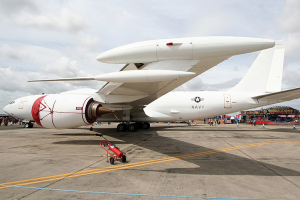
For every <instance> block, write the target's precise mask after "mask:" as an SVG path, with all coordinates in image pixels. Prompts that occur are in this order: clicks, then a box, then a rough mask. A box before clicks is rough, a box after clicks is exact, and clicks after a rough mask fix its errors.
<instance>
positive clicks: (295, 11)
mask: <svg viewBox="0 0 300 200" xmlns="http://www.w3.org/2000/svg"><path fill="white" fill-rule="evenodd" d="M299 8H300V1H299V0H287V1H286V4H285V7H284V11H283V14H282V16H280V17H279V19H278V22H279V29H280V30H281V31H283V32H287V33H290V34H291V33H300V26H299V21H300V12H299Z"/></svg>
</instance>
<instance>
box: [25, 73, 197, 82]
mask: <svg viewBox="0 0 300 200" xmlns="http://www.w3.org/2000/svg"><path fill="white" fill-rule="evenodd" d="M192 75H195V73H194V72H184V71H173V70H129V71H120V72H112V73H107V74H102V75H98V76H94V77H77V78H76V77H75V78H60V79H42V80H31V81H28V82H41V81H89V80H96V81H107V82H118V83H138V82H159V81H165V80H174V79H178V78H182V77H186V76H192Z"/></svg>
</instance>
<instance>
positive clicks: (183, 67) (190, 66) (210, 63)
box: [98, 57, 229, 112]
mask: <svg viewBox="0 0 300 200" xmlns="http://www.w3.org/2000/svg"><path fill="white" fill-rule="evenodd" d="M228 58H229V57H219V58H211V59H203V60H166V61H158V62H152V63H149V64H127V65H125V66H124V68H123V69H121V71H125V70H137V69H138V70H177V71H183V72H194V73H195V74H194V75H192V76H186V77H181V78H178V79H173V80H166V81H160V82H140V83H115V82H108V83H107V84H106V85H104V86H103V87H102V88H101V89H100V90H99V91H98V93H101V94H105V95H112V96H119V95H120V96H140V97H141V98H140V99H137V100H135V101H133V102H131V103H130V105H131V106H133V109H132V112H137V111H138V110H141V109H143V108H144V107H145V106H146V105H147V104H149V103H151V102H152V101H154V100H156V99H157V98H159V97H161V96H163V95H164V94H166V93H168V92H170V91H172V90H173V89H175V88H177V87H179V86H180V85H182V84H184V83H185V82H187V81H189V80H191V79H192V78H194V77H196V76H198V75H199V74H202V73H203V72H205V71H207V70H208V69H210V68H212V67H214V66H216V65H218V64H219V63H221V62H223V61H224V60H227V59H228Z"/></svg>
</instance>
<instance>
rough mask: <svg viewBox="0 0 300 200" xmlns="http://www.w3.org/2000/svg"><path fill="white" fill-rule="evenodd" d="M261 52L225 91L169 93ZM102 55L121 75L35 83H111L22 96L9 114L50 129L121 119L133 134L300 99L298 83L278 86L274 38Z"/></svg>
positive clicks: (139, 46) (178, 42)
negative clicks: (239, 58) (156, 126)
mask: <svg viewBox="0 0 300 200" xmlns="http://www.w3.org/2000/svg"><path fill="white" fill-rule="evenodd" d="M265 49H266V50H265ZM260 50H262V51H261V53H260V54H259V56H258V57H257V59H256V60H255V62H254V63H253V64H252V66H251V68H250V69H249V71H248V72H247V74H246V75H245V77H244V78H243V79H242V80H241V81H240V82H239V83H238V84H237V85H236V86H235V87H233V88H232V89H230V90H228V91H206V92H204V91H199V92H171V93H169V92H170V91H172V90H173V89H175V88H177V87H178V86H180V85H182V84H183V83H185V82H187V81H189V80H191V79H192V78H194V77H196V76H198V75H199V74H201V73H203V72H205V71H206V70H208V69H210V68H212V67H214V66H216V65H218V64H219V63H221V62H223V61H224V60H226V59H228V58H229V57H231V56H234V55H239V54H244V53H249V52H254V51H260ZM97 60H98V61H101V62H106V63H125V64H126V63H128V64H126V65H125V66H124V67H123V69H121V70H120V71H119V72H113V73H108V74H102V75H98V76H94V77H81V78H65V79H52V80H34V81H30V82H36V81H83V80H98V81H107V83H106V84H105V85H104V86H103V87H102V88H101V89H100V90H93V89H80V90H75V91H68V92H63V93H60V94H49V95H34V96H27V97H22V98H19V99H17V100H15V101H13V102H12V103H10V104H9V105H7V106H6V107H5V108H4V111H5V112H6V113H7V114H9V115H11V116H13V117H16V118H20V119H27V120H30V121H32V122H33V121H35V122H36V123H37V124H39V125H41V126H43V127H46V128H58V129H64V128H73V127H77V126H82V125H89V124H91V123H93V122H95V121H96V120H98V121H102V122H113V121H115V122H120V124H119V125H118V126H117V130H118V131H126V130H129V131H136V130H137V129H138V128H144V129H148V128H149V127H150V124H149V122H156V121H165V122H168V121H185V120H190V119H203V118H207V117H212V116H218V115H223V114H227V113H233V112H237V111H240V110H245V109H250V108H255V107H259V106H264V105H269V104H273V103H278V102H283V101H288V100H292V99H296V98H300V93H299V92H300V88H296V89H292V90H285V91H281V82H282V69H283V60H284V45H283V42H276V44H275V41H273V40H267V39H257V38H242V37H193V38H177V39H164V40H153V41H146V42H138V43H133V44H129V45H125V46H121V47H118V48H114V49H112V50H109V51H106V52H104V53H102V54H100V55H99V56H98V57H97ZM28 126H29V127H32V126H33V124H32V123H29V124H28Z"/></svg>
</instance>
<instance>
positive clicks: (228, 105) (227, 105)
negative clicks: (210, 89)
mask: <svg viewBox="0 0 300 200" xmlns="http://www.w3.org/2000/svg"><path fill="white" fill-rule="evenodd" d="M223 96H224V108H231V107H232V106H231V96H230V94H224V95H223Z"/></svg>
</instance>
